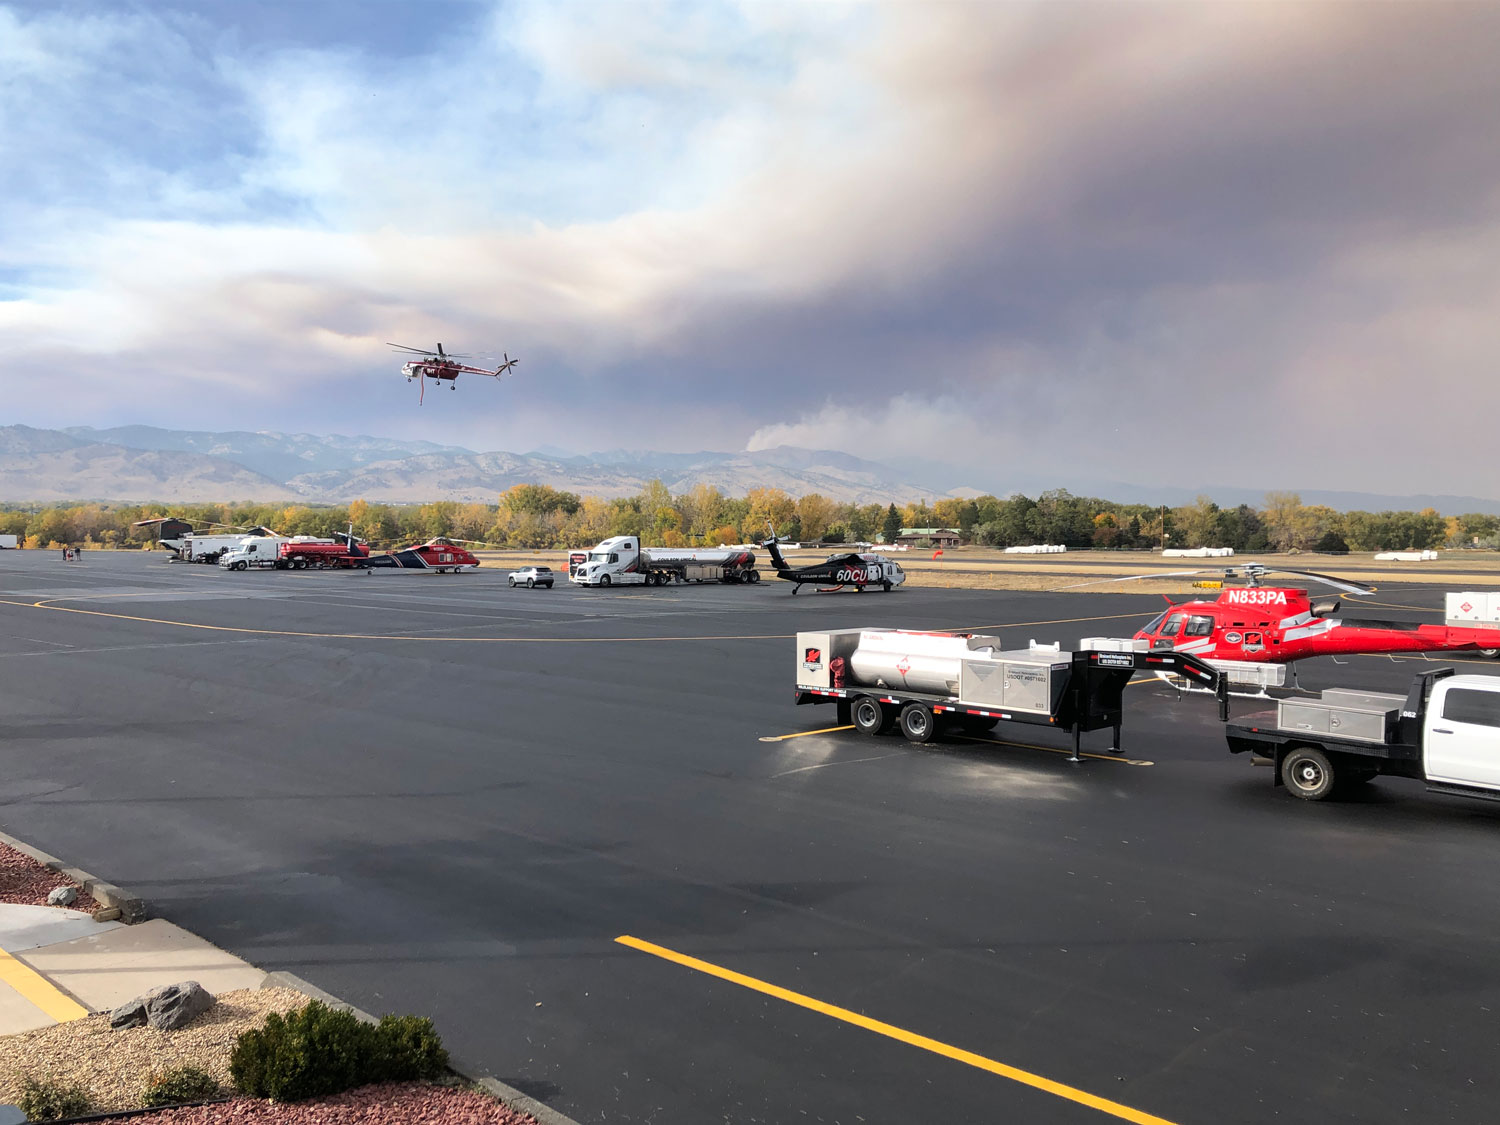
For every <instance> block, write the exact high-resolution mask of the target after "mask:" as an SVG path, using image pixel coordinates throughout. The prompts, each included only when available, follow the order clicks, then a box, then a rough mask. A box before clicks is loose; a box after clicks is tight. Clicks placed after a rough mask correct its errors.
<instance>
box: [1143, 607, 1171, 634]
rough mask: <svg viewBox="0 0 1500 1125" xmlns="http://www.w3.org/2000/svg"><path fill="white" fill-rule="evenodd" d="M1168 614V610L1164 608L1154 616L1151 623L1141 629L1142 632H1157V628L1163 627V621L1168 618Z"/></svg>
mask: <svg viewBox="0 0 1500 1125" xmlns="http://www.w3.org/2000/svg"><path fill="white" fill-rule="evenodd" d="M1166 616H1167V611H1166V610H1162V611H1161V612H1160V613H1158V614H1157V615H1156V616H1155V617H1153V618H1152V619H1151V624H1149V625H1147V626H1146V627H1145V628H1144V629H1142V630H1141V632H1143V633H1147V634H1150V633H1155V632H1156V630H1157V629H1159V628H1161V623H1162V622H1163V621H1164V620H1165V619H1166Z"/></svg>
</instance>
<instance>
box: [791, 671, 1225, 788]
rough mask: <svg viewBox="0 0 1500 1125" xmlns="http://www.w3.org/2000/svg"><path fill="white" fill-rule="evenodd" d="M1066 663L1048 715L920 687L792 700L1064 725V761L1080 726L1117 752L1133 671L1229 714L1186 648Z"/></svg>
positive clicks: (835, 691) (1220, 679)
mask: <svg viewBox="0 0 1500 1125" xmlns="http://www.w3.org/2000/svg"><path fill="white" fill-rule="evenodd" d="M1071 657H1072V659H1071V664H1072V667H1071V669H1070V670H1069V672H1068V681H1067V683H1066V685H1064V687H1063V690H1062V694H1061V696H1060V698H1059V701H1058V704H1057V707H1056V709H1055V710H1054V711H1053V712H1052V713H1051V714H1048V715H1044V714H1041V713H1039V712H1026V711H1004V710H997V709H994V708H990V709H982V708H977V707H969V706H965V705H964V704H962V703H961V702H960V701H959V700H957V699H955V698H953V697H952V696H947V695H937V694H932V693H928V692H920V691H893V690H891V689H890V688H883V687H865V686H860V685H855V686H853V687H835V688H804V687H799V688H797V689H796V692H795V696H796V702H797V705H798V706H799V707H800V706H803V705H805V704H818V703H834V704H837V706H838V721H839V723H840V724H841V725H842V724H845V723H849V722H850V721H851V720H852V716H853V708H854V702H855V700H857V699H860V698H862V697H865V696H869V697H870V698H872V699H874V700H876V701H877V702H879V703H880V704H881V706H882V709H884V708H894V709H895V710H897V711H900V710H901V709H902V708H904V707H906V705H907V704H910V703H920V704H922V705H923V706H925V707H927V708H929V709H930V710H931V711H932V713H933V714H934V715H952V716H954V717H956V718H964V717H972V718H978V719H981V720H1003V721H1005V722H1012V723H1028V724H1031V725H1033V726H1045V727H1051V728H1053V729H1055V730H1065V731H1069V732H1070V733H1071V734H1072V735H1073V753H1072V754H1071V755H1070V756H1069V758H1068V760H1069V761H1070V762H1081V761H1082V760H1083V756H1082V753H1081V751H1082V749H1083V732H1084V731H1092V730H1103V729H1104V728H1105V727H1109V728H1111V730H1112V731H1113V736H1112V738H1111V740H1110V747H1109V749H1110V753H1112V754H1119V753H1121V752H1122V750H1121V747H1120V728H1121V726H1122V725H1123V724H1124V717H1125V687H1126V685H1127V684H1129V683H1130V680H1131V677H1132V676H1134V675H1135V673H1136V672H1138V671H1147V672H1172V673H1175V674H1176V675H1179V676H1184V677H1186V678H1188V679H1191V680H1194V681H1196V682H1197V683H1199V684H1201V685H1203V687H1205V688H1207V689H1208V690H1210V691H1212V692H1213V693H1214V695H1215V696H1216V697H1217V699H1218V701H1219V721H1220V722H1225V721H1227V720H1228V718H1229V678H1228V676H1226V675H1225V674H1224V673H1223V672H1221V671H1219V670H1218V669H1217V668H1214V667H1213V666H1212V665H1210V664H1208V663H1206V662H1204V661H1203V660H1200V659H1198V657H1196V656H1193V655H1192V654H1191V653H1186V652H1171V651H1166V650H1163V651H1160V652H1101V651H1098V650H1095V649H1085V650H1083V651H1080V652H1074V653H1072V654H1071Z"/></svg>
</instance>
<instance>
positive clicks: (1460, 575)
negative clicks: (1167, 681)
mask: <svg viewBox="0 0 1500 1125" xmlns="http://www.w3.org/2000/svg"><path fill="white" fill-rule="evenodd" d="M829 553H830V552H829V551H828V550H826V549H823V550H807V551H789V552H787V558H788V561H789V562H791V563H792V565H794V566H795V565H798V564H802V563H809V562H815V561H818V560H820V559H822V558H823V557H825V556H826V555H827V554H829ZM476 554H478V556H479V557H480V558H481V559H482V560H483V561H484V565H485V566H486V567H493V568H495V569H496V570H500V571H508V570H515V569H517V568H518V567H522V566H550V567H551V568H552V569H553V570H556V571H560V572H561V573H562V574H563V575H565V574H566V572H567V565H568V552H567V551H541V550H536V551H479V552H476ZM891 557H892V558H894V559H896V560H897V561H898V562H900V564H901V566H902V568H903V569H904V570H905V571H906V572H907V575H908V582H909V583H910V584H911V585H912V586H930V587H942V588H949V589H967V590H1059V589H1061V588H1063V587H1068V586H1073V585H1076V584H1078V583H1087V585H1085V586H1082V587H1081V588H1079V589H1077V590H1073V591H1070V592H1073V593H1092V594H1097V593H1103V592H1107V591H1111V590H1113V591H1117V592H1122V593H1123V592H1129V593H1132V594H1187V593H1193V592H1194V590H1193V585H1192V584H1193V582H1194V581H1195V579H1194V578H1193V577H1192V576H1184V577H1175V578H1161V579H1159V580H1158V579H1145V580H1141V581H1135V582H1110V581H1107V580H1108V579H1111V578H1124V577H1128V576H1130V575H1135V574H1150V573H1154V572H1157V571H1161V572H1168V571H1178V570H1201V571H1206V572H1210V573H1205V574H1204V575H1203V578H1204V579H1210V578H1212V577H1213V574H1212V572H1213V571H1216V570H1218V569H1219V568H1221V567H1223V566H1229V565H1233V564H1235V563H1237V562H1244V561H1248V560H1250V558H1251V557H1250V556H1245V558H1243V559H1236V558H1230V559H1164V558H1162V557H1161V554H1160V553H1159V552H1156V551H1107V552H1106V551H1100V552H1097V553H1096V552H1091V551H1077V552H1072V553H1069V554H1065V555H1007V554H1005V553H1004V552H1003V551H1000V550H998V549H996V548H992V547H956V548H952V549H950V550H945V551H944V552H943V555H942V557H941V558H939V559H936V560H934V559H933V558H932V555H931V552H930V551H901V552H892V554H891ZM1254 561H1257V562H1263V563H1265V564H1266V565H1267V566H1286V567H1291V568H1293V569H1297V570H1314V571H1319V572H1321V573H1325V574H1333V575H1336V576H1338V577H1340V578H1347V579H1351V580H1353V581H1356V582H1368V583H1370V584H1372V585H1376V586H1378V585H1380V584H1381V583H1382V582H1423V583H1434V584H1442V585H1447V586H1449V587H1450V588H1452V589H1455V590H1458V589H1463V588H1465V587H1469V586H1476V587H1481V588H1482V587H1488V586H1497V585H1500V552H1494V551H1464V552H1457V551H1448V552H1444V553H1443V554H1442V556H1441V557H1440V558H1439V559H1438V560H1437V561H1436V562H1428V563H1390V562H1376V561H1375V560H1374V556H1373V555H1372V554H1351V555H1303V554H1299V555H1257V556H1254ZM762 570H763V571H767V572H768V571H769V560H766V562H765V563H764V564H763V565H762ZM1095 580H1104V581H1095ZM559 581H560V582H561V581H566V578H564V577H561V576H560V578H559ZM1210 596H1212V594H1211V593H1210Z"/></svg>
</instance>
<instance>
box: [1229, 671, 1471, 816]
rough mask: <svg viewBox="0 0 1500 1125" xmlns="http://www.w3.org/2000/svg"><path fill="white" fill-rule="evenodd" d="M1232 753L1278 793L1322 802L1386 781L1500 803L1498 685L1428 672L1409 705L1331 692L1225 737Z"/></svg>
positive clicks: (1260, 717)
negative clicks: (1258, 767) (1267, 771)
mask: <svg viewBox="0 0 1500 1125" xmlns="http://www.w3.org/2000/svg"><path fill="white" fill-rule="evenodd" d="M1228 738H1229V749H1230V751H1231V752H1232V753H1235V754H1241V753H1246V752H1249V753H1251V754H1254V755H1255V759H1256V761H1257V762H1258V763H1263V764H1266V765H1274V766H1275V767H1276V775H1275V784H1277V785H1284V786H1286V789H1287V791H1288V792H1289V793H1291V794H1292V795H1293V796H1296V797H1301V798H1302V799H1303V800H1306V801H1321V800H1323V799H1324V798H1326V797H1330V796H1333V795H1334V794H1335V793H1337V792H1339V791H1340V790H1341V789H1348V788H1350V787H1352V786H1355V785H1359V784H1361V783H1362V782H1366V781H1369V780H1370V779H1371V778H1374V777H1376V776H1378V775H1380V774H1386V775H1388V776H1393V777H1412V778H1416V779H1418V780H1420V781H1424V782H1426V783H1427V788H1428V789H1429V790H1431V791H1432V792H1435V793H1451V794H1454V795H1456V796H1462V797H1479V798H1483V799H1486V800H1492V801H1495V800H1500V676H1458V675H1455V674H1454V672H1453V669H1452V668H1436V669H1433V670H1432V671H1430V672H1421V673H1418V675H1417V676H1416V677H1415V678H1414V679H1413V680H1412V685H1411V689H1410V690H1409V691H1408V692H1407V693H1406V695H1405V696H1400V695H1388V694H1385V693H1381V692H1362V691H1351V690H1348V689H1346V688H1328V689H1326V690H1325V691H1324V692H1323V693H1322V695H1321V696H1320V697H1319V698H1317V699H1306V698H1302V699H1296V698H1294V699H1283V700H1280V701H1279V702H1278V704H1277V709H1276V710H1275V711H1265V712H1261V713H1259V714H1255V715H1246V716H1245V717H1244V718H1242V719H1241V720H1240V721H1239V722H1235V723H1230V724H1229V727H1228Z"/></svg>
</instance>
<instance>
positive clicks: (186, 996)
mask: <svg viewBox="0 0 1500 1125" xmlns="http://www.w3.org/2000/svg"><path fill="white" fill-rule="evenodd" d="M142 999H144V1000H145V1002H146V1022H147V1023H149V1024H150V1025H151V1026H152V1027H154V1028H156V1029H157V1030H159V1031H176V1030H177V1029H178V1028H179V1027H186V1026H187V1025H188V1024H190V1023H192V1022H193V1020H195V1019H196V1018H197V1017H199V1016H201V1015H202V1014H203V1013H204V1012H206V1011H208V1010H209V1009H210V1008H212V1007H213V1006H214V998H213V995H212V994H211V993H210V992H209V991H208V990H207V989H206V988H204V987H203V986H202V985H201V984H199V983H198V982H197V981H195V980H185V981H183V982H182V983H181V984H169V985H166V986H165V987H163V988H153V989H152V990H151V991H150V992H148V993H146V995H145V996H144V997H143V998H142Z"/></svg>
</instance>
